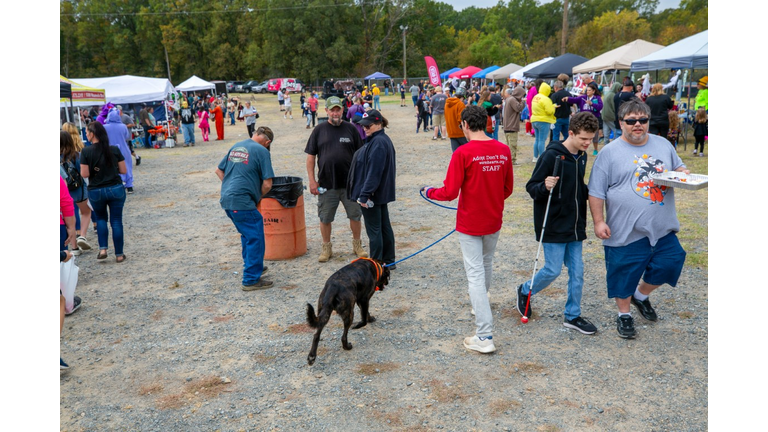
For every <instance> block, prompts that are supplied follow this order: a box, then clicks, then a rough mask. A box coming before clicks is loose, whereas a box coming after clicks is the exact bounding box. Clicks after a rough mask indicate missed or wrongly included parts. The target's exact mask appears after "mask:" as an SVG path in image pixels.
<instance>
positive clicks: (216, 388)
mask: <svg viewBox="0 0 768 432" xmlns="http://www.w3.org/2000/svg"><path fill="white" fill-rule="evenodd" d="M226 386H227V384H225V383H224V382H223V381H222V380H221V378H220V377H217V376H213V375H211V376H207V377H203V378H200V379H199V380H194V381H191V382H189V383H188V384H187V385H185V386H184V389H183V392H184V393H187V394H192V395H196V396H203V397H208V398H210V397H214V396H218V395H219V393H221V392H222V391H224V387H226Z"/></svg>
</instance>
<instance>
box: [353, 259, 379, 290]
mask: <svg viewBox="0 0 768 432" xmlns="http://www.w3.org/2000/svg"><path fill="white" fill-rule="evenodd" d="M360 260H365V261H370V262H372V263H373V266H374V267H376V283H377V285H376V291H379V286H378V283H379V279H380V278H381V273H382V272H383V271H384V270H383V269H382V267H381V264H379V263H377V262H376V261H375V260H373V259H371V258H358V259H356V260H353V261H352V262H356V261H360ZM350 264H351V263H350Z"/></svg>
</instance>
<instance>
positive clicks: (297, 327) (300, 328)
mask: <svg viewBox="0 0 768 432" xmlns="http://www.w3.org/2000/svg"><path fill="white" fill-rule="evenodd" d="M314 332H315V329H313V328H312V327H310V326H308V325H307V324H306V323H302V324H291V325H289V326H288V333H292V334H298V333H314Z"/></svg>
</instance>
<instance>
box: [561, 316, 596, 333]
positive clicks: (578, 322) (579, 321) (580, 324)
mask: <svg viewBox="0 0 768 432" xmlns="http://www.w3.org/2000/svg"><path fill="white" fill-rule="evenodd" d="M563 325H564V326H566V327H568V328H572V329H575V330H578V331H580V332H582V333H584V334H595V332H596V331H597V327H595V325H594V324H592V323H591V322H589V320H587V319H586V318H582V317H576V318H574V319H572V320H569V319H568V318H565V319H563Z"/></svg>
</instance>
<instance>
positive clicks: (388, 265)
mask: <svg viewBox="0 0 768 432" xmlns="http://www.w3.org/2000/svg"><path fill="white" fill-rule="evenodd" d="M387 268H388V269H389V270H390V271H391V270H397V265H396V264H391V263H390V264H387Z"/></svg>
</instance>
